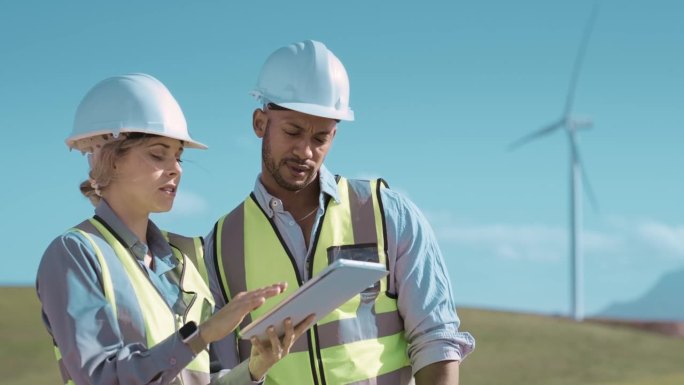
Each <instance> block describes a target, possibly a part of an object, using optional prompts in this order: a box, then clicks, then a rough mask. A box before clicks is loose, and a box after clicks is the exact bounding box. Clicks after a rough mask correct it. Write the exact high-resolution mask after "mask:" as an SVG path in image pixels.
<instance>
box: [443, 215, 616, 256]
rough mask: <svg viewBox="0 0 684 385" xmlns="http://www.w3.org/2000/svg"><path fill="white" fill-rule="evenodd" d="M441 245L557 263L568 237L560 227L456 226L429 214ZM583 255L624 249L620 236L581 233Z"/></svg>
mask: <svg viewBox="0 0 684 385" xmlns="http://www.w3.org/2000/svg"><path fill="white" fill-rule="evenodd" d="M429 217H430V219H431V222H432V226H433V228H434V229H435V233H436V234H437V237H438V238H439V239H440V241H441V242H449V243H454V244H458V245H462V246H465V247H472V248H476V249H481V250H484V251H486V252H488V253H491V254H492V255H496V256H498V257H501V258H508V259H511V258H513V259H532V260H559V259H562V258H565V257H566V256H567V253H568V242H569V241H568V239H569V235H568V232H567V229H566V228H565V227H562V226H549V225H543V224H511V223H498V224H473V223H459V222H458V221H455V220H453V219H451V218H450V217H449V216H448V215H436V216H435V215H430V216H429ZM581 241H582V247H583V250H584V252H608V251H617V250H620V249H621V248H622V247H623V243H624V241H623V239H622V237H621V236H620V235H619V234H611V233H600V232H596V231H589V230H586V229H585V230H584V232H583V233H582V238H581Z"/></svg>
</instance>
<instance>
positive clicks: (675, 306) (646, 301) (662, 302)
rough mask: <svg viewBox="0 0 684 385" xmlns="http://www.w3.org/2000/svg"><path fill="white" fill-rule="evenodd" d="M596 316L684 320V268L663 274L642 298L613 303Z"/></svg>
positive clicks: (648, 319) (649, 319)
mask: <svg viewBox="0 0 684 385" xmlns="http://www.w3.org/2000/svg"><path fill="white" fill-rule="evenodd" d="M595 317H597V318H616V319H629V320H640V321H641V320H646V321H681V322H684V268H682V269H679V270H675V271H672V272H669V273H667V274H665V275H663V277H662V278H661V279H660V280H659V281H658V282H657V283H656V284H655V286H653V288H651V290H649V291H648V292H647V293H646V294H645V295H644V296H642V297H641V298H638V299H636V300H634V301H629V302H619V303H615V304H612V305H610V306H608V307H606V308H605V309H603V310H602V311H600V312H599V313H598V314H596V315H595Z"/></svg>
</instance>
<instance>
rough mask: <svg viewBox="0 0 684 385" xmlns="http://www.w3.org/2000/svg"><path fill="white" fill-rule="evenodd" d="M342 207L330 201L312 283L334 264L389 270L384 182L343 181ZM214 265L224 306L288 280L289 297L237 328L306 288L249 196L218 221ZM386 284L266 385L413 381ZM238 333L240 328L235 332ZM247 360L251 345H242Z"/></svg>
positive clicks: (327, 321) (301, 345) (350, 305)
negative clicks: (347, 261)
mask: <svg viewBox="0 0 684 385" xmlns="http://www.w3.org/2000/svg"><path fill="white" fill-rule="evenodd" d="M337 187H338V192H339V197H340V202H339V203H337V202H335V201H334V200H331V199H328V202H327V203H326V210H325V214H324V215H323V217H322V219H321V224H320V225H319V227H318V229H317V231H316V234H315V238H314V241H313V243H312V245H313V246H312V247H313V249H314V250H315V252H314V253H313V256H312V257H310V259H309V260H308V261H307V267H306V268H307V272H308V274H309V276H310V277H311V276H314V275H316V274H317V273H318V272H320V271H321V270H323V269H324V268H325V267H326V266H328V264H329V263H331V262H333V261H335V260H337V259H339V258H346V259H355V260H365V261H372V262H379V263H383V264H385V265H387V266H388V269H389V267H390V266H389V260H388V258H387V244H386V241H385V238H386V235H385V228H384V214H383V208H382V202H381V200H380V189H381V188H382V187H386V185H385V184H384V181H382V180H381V179H379V180H376V181H370V182H369V181H358V180H347V179H344V178H339V179H338V184H337ZM214 245H215V250H214V251H215V252H214V255H215V260H214V261H213V263H215V266H216V271H217V275H218V277H219V279H220V281H221V285H220V286H221V288H222V291H223V295H224V297H225V300H226V303H227V302H228V301H230V299H231V298H232V295H235V294H237V293H238V292H241V291H245V290H252V289H256V288H259V287H263V286H266V285H270V284H272V283H273V282H279V281H287V282H288V289H287V291H286V292H285V294H284V295H282V296H278V297H276V298H274V299H271V300H269V301H267V302H266V303H265V304H264V305H263V306H261V307H260V308H258V309H256V310H255V311H253V312H252V313H251V314H250V315H248V316H247V317H246V318H245V320H244V321H243V323H242V324H241V325H240V327H244V326H245V325H247V324H248V323H249V322H251V320H252V319H256V318H258V317H259V316H260V315H261V314H263V313H264V312H266V311H268V310H269V309H271V308H272V307H274V306H275V305H277V304H278V303H279V302H280V301H282V300H283V299H285V298H287V296H288V295H290V294H291V293H292V292H294V291H295V290H297V288H298V287H299V286H300V285H301V284H302V283H303V280H302V277H300V274H299V270H298V269H297V266H296V263H295V260H294V258H293V256H292V254H291V252H290V251H289V250H288V248H287V246H286V245H285V243H284V242H283V240H282V238H281V237H280V234H279V233H278V231H277V228H276V225H275V223H274V222H273V220H272V219H271V218H269V216H268V215H266V213H265V212H264V211H263V210H262V209H261V207H260V206H259V204H258V203H257V202H256V198H255V197H254V195H253V194H252V195H251V196H250V197H248V198H247V199H246V200H245V201H244V202H243V203H242V204H241V205H240V206H238V207H237V208H236V209H235V210H233V211H232V212H231V213H229V214H228V215H226V216H224V217H223V218H221V219H219V221H218V222H217V223H216V226H215V229H214ZM388 279H389V278H387V279H382V280H381V281H379V282H378V283H376V285H375V286H374V287H372V288H369V289H367V290H365V291H364V292H362V293H361V294H359V295H357V296H355V297H354V298H352V299H351V300H350V301H348V302H346V303H345V304H343V305H342V306H340V307H339V308H338V309H336V310H334V311H333V312H332V313H331V314H329V315H327V316H326V317H324V318H323V319H322V320H320V321H319V322H318V323H317V324H316V325H314V326H313V327H312V328H311V329H310V330H309V332H308V333H307V334H305V335H303V336H302V337H300V338H299V340H298V341H297V342H296V343H295V345H294V346H293V348H292V349H291V351H290V354H289V355H287V356H286V357H285V358H284V359H283V360H281V361H280V362H279V363H277V364H276V365H275V366H274V367H273V368H271V370H270V371H269V372H268V374H267V377H266V384H269V385H272V384H273V385H275V384H280V385H293V384H297V385H337V384H355V385H356V384H377V385H403V384H408V383H409V381H410V379H411V370H410V366H409V365H410V363H409V359H408V353H407V342H406V339H405V337H404V325H403V320H402V318H401V316H400V314H399V311H398V309H397V301H396V295H393V294H392V293H389V292H388ZM238 330H239V329H238ZM238 352H239V356H240V358H241V359H242V360H244V359H246V358H247V357H249V352H250V343H249V341H245V340H239V342H238Z"/></svg>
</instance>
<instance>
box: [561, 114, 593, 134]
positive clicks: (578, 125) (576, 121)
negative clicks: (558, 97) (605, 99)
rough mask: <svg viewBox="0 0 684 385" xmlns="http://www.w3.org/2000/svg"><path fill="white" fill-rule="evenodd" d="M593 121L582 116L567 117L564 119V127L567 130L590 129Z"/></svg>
mask: <svg viewBox="0 0 684 385" xmlns="http://www.w3.org/2000/svg"><path fill="white" fill-rule="evenodd" d="M593 126H594V121H593V120H591V118H589V117H582V116H568V117H567V118H566V119H565V127H566V128H567V129H569V130H573V131H574V130H582V129H588V128H592V127H593Z"/></svg>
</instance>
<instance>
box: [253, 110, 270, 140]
mask: <svg viewBox="0 0 684 385" xmlns="http://www.w3.org/2000/svg"><path fill="white" fill-rule="evenodd" d="M267 126H268V116H267V115H266V112H264V110H262V109H261V108H257V109H256V110H254V113H253V114H252V128H253V129H254V133H255V134H256V136H257V137H259V138H263V137H264V134H265V133H266V127H267Z"/></svg>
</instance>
